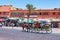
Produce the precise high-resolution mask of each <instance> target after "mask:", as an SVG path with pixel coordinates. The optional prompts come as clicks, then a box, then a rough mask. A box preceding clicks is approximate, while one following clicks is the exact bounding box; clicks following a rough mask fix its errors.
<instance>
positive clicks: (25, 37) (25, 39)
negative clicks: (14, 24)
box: [0, 28, 60, 40]
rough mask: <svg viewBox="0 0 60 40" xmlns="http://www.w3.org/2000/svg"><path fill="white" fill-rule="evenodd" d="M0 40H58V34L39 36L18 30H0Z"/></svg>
mask: <svg viewBox="0 0 60 40" xmlns="http://www.w3.org/2000/svg"><path fill="white" fill-rule="evenodd" d="M15 29H16V30H15ZM53 30H55V28H54V29H53ZM0 40H60V33H54V32H53V33H51V34H39V33H29V32H22V31H21V29H19V28H18V29H17V28H13V29H12V28H8V29H7V28H0Z"/></svg>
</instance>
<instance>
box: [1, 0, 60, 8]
mask: <svg viewBox="0 0 60 40" xmlns="http://www.w3.org/2000/svg"><path fill="white" fill-rule="evenodd" d="M27 4H32V5H33V6H34V7H36V9H53V8H60V0H0V5H12V6H14V7H16V8H22V9H26V5H27Z"/></svg>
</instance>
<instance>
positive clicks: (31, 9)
mask: <svg viewBox="0 0 60 40" xmlns="http://www.w3.org/2000/svg"><path fill="white" fill-rule="evenodd" d="M26 8H27V10H28V14H27V16H28V17H27V22H28V25H29V16H30V14H31V13H32V12H33V10H35V9H36V7H34V6H33V5H32V4H27V5H26ZM28 30H29V29H28V28H27V32H28ZM29 31H30V30H29Z"/></svg>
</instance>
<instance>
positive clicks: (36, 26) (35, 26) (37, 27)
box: [22, 22, 52, 33]
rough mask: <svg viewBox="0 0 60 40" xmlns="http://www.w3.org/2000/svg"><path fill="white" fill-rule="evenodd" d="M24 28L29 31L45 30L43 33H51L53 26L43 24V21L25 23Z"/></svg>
mask: <svg viewBox="0 0 60 40" xmlns="http://www.w3.org/2000/svg"><path fill="white" fill-rule="evenodd" d="M22 28H23V30H25V31H27V32H39V33H41V32H43V33H51V32H52V28H51V25H50V24H42V23H38V22H36V23H32V24H29V23H23V26H22Z"/></svg>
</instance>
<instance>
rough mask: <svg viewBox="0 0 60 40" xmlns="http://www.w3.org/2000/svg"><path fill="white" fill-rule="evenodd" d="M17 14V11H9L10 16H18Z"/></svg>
mask: <svg viewBox="0 0 60 40" xmlns="http://www.w3.org/2000/svg"><path fill="white" fill-rule="evenodd" d="M18 15H19V13H18V12H12V13H11V16H18Z"/></svg>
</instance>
